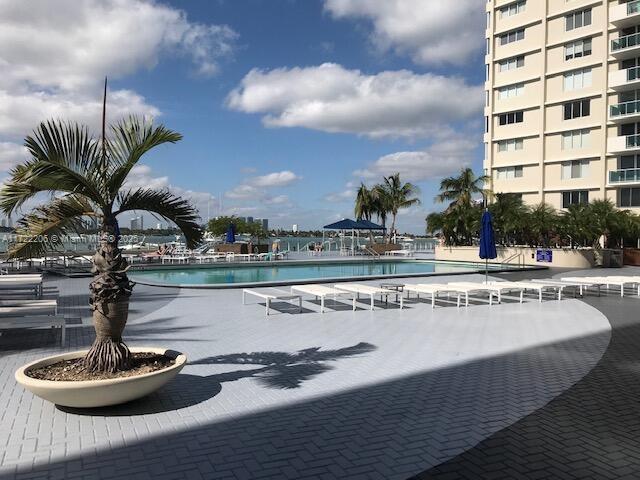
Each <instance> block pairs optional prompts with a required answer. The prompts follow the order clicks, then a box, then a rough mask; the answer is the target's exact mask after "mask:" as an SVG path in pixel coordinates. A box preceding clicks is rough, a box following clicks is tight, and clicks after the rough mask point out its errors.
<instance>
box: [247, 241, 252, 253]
mask: <svg viewBox="0 0 640 480" xmlns="http://www.w3.org/2000/svg"><path fill="white" fill-rule="evenodd" d="M247 253H248V254H249V255H251V254H252V253H253V242H252V241H251V240H249V243H247Z"/></svg>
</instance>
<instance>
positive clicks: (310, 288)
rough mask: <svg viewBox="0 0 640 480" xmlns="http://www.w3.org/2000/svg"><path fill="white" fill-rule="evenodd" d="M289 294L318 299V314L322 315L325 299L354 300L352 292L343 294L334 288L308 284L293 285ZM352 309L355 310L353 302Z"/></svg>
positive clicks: (354, 295) (343, 292)
mask: <svg viewBox="0 0 640 480" xmlns="http://www.w3.org/2000/svg"><path fill="white" fill-rule="evenodd" d="M291 293H299V294H305V295H312V296H314V297H316V300H317V299H320V313H324V303H325V298H327V297H332V298H333V299H334V301H335V300H336V299H337V297H340V296H349V297H352V298H353V299H355V297H356V294H355V293H352V292H345V291H342V290H339V289H337V288H335V287H328V286H327V285H319V284H310V285H294V286H292V287H291ZM353 309H354V310H355V309H356V304H355V301H354V302H353Z"/></svg>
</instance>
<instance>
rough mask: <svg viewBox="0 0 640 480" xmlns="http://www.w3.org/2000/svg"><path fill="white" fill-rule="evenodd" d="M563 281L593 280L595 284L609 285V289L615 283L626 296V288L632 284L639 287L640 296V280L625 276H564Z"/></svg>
mask: <svg viewBox="0 0 640 480" xmlns="http://www.w3.org/2000/svg"><path fill="white" fill-rule="evenodd" d="M562 280H563V281H567V282H583V283H587V282H591V283H593V284H600V285H604V286H606V287H607V290H609V288H610V287H611V286H612V285H614V286H616V287H620V296H621V297H624V289H625V287H626V286H627V285H631V286H632V287H635V288H636V289H637V294H638V296H640V280H638V279H635V280H633V279H627V278H625V277H563V278H562Z"/></svg>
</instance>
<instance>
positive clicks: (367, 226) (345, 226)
mask: <svg viewBox="0 0 640 480" xmlns="http://www.w3.org/2000/svg"><path fill="white" fill-rule="evenodd" d="M322 228H323V231H322V243H323V244H324V230H339V231H341V232H342V233H343V235H344V233H345V232H348V231H349V230H351V254H352V255H353V254H354V253H355V247H354V246H355V237H356V233H358V237H359V234H360V231H361V230H367V231H371V230H382V231H385V230H386V228H385V227H383V226H382V225H378V224H377V223H373V222H371V221H369V220H357V221H356V220H351V219H350V218H343V219H342V220H340V221H338V222H335V223H331V224H329V225H325V226H324V227H322ZM342 238H343V237H341V240H340V241H341V243H342Z"/></svg>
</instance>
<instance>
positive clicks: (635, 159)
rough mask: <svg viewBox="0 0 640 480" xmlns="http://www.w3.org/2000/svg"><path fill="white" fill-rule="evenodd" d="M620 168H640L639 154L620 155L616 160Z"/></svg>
mask: <svg viewBox="0 0 640 480" xmlns="http://www.w3.org/2000/svg"><path fill="white" fill-rule="evenodd" d="M618 166H619V168H620V170H628V169H636V168H640V156H639V155H622V156H621V157H620V159H619V161H618Z"/></svg>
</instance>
